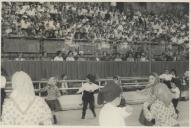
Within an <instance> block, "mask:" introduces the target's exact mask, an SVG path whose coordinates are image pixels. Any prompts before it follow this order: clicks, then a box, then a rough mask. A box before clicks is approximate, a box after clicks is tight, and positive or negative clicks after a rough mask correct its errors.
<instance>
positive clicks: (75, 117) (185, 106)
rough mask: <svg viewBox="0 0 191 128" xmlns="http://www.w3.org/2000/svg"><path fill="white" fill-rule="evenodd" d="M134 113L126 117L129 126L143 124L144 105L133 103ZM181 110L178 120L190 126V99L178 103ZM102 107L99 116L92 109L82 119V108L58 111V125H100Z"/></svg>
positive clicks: (183, 124)
mask: <svg viewBox="0 0 191 128" xmlns="http://www.w3.org/2000/svg"><path fill="white" fill-rule="evenodd" d="M131 106H132V107H133V114H132V115H131V116H129V117H128V118H127V119H126V124H127V126H141V124H140V123H139V121H138V118H139V114H140V111H141V108H142V105H131ZM178 110H179V111H180V114H179V118H178V121H179V123H180V125H181V126H189V101H181V102H179V104H178ZM99 111H100V108H98V109H96V113H97V117H96V118H93V115H92V113H91V111H90V110H87V114H86V119H84V120H82V119H81V118H80V117H81V110H68V111H60V112H57V113H56V116H57V120H58V125H73V126H77V125H78V126H83V125H86V126H98V117H99Z"/></svg>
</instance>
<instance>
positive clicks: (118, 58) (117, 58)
mask: <svg viewBox="0 0 191 128" xmlns="http://www.w3.org/2000/svg"><path fill="white" fill-rule="evenodd" d="M114 61H122V59H121V57H120V54H117V56H116V58H115V59H114Z"/></svg>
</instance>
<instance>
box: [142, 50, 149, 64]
mask: <svg viewBox="0 0 191 128" xmlns="http://www.w3.org/2000/svg"><path fill="white" fill-rule="evenodd" d="M140 61H141V62H148V59H147V58H146V56H145V53H144V52H143V53H142V54H141V58H140Z"/></svg>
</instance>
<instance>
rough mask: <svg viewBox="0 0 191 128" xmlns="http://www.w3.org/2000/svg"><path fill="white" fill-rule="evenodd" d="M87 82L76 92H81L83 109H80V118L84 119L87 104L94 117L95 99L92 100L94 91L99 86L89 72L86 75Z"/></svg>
mask: <svg viewBox="0 0 191 128" xmlns="http://www.w3.org/2000/svg"><path fill="white" fill-rule="evenodd" d="M86 80H87V83H85V84H83V85H82V87H81V88H80V89H79V91H78V92H77V93H81V92H82V101H83V109H82V117H81V118H82V119H85V115H86V110H87V106H88V104H89V107H90V110H91V111H92V113H93V115H94V117H96V113H95V109H94V108H95V107H94V104H95V101H94V91H95V90H97V89H98V88H99V86H98V85H96V84H94V83H93V82H94V81H95V77H94V76H93V75H91V74H88V75H87V76H86Z"/></svg>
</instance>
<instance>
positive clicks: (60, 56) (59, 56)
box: [54, 51, 64, 61]
mask: <svg viewBox="0 0 191 128" xmlns="http://www.w3.org/2000/svg"><path fill="white" fill-rule="evenodd" d="M54 61H64V59H63V57H62V52H61V51H57V56H55V57H54Z"/></svg>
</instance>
